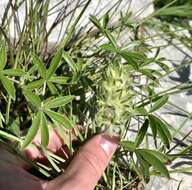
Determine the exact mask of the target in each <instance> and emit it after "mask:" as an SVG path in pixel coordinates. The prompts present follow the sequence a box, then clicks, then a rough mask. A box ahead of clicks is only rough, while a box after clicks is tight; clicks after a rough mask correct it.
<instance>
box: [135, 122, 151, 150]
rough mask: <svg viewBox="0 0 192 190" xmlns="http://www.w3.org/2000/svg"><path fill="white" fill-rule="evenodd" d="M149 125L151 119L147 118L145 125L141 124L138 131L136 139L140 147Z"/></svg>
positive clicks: (136, 144) (136, 143)
mask: <svg viewBox="0 0 192 190" xmlns="http://www.w3.org/2000/svg"><path fill="white" fill-rule="evenodd" d="M148 126H149V120H148V119H146V120H145V122H144V123H143V125H142V126H141V128H140V130H139V131H138V133H137V136H136V139H135V146H136V147H138V146H139V145H140V144H141V143H142V141H143V139H144V137H145V135H146V133H147V129H148Z"/></svg>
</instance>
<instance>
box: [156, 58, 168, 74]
mask: <svg viewBox="0 0 192 190" xmlns="http://www.w3.org/2000/svg"><path fill="white" fill-rule="evenodd" d="M155 63H156V64H157V65H159V67H161V68H162V69H163V70H164V71H165V72H168V71H169V66H168V65H166V64H165V63H163V62H161V61H158V60H157V61H155Z"/></svg>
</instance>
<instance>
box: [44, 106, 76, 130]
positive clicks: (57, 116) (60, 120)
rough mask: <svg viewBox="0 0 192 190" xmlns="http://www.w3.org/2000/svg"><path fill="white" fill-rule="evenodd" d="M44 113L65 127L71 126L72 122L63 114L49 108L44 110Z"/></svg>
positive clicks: (69, 127)
mask: <svg viewBox="0 0 192 190" xmlns="http://www.w3.org/2000/svg"><path fill="white" fill-rule="evenodd" d="M45 113H46V114H47V115H48V116H49V117H50V118H51V120H52V121H53V122H54V121H56V122H58V123H59V124H61V125H62V126H64V127H65V128H67V129H71V128H73V124H72V123H71V121H70V120H69V119H68V118H67V117H66V116H65V115H64V114H61V113H58V112H54V111H51V110H45Z"/></svg>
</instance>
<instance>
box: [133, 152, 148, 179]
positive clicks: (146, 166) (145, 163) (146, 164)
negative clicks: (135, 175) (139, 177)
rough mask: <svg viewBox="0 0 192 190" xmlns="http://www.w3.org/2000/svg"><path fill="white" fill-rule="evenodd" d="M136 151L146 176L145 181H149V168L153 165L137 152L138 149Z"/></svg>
mask: <svg viewBox="0 0 192 190" xmlns="http://www.w3.org/2000/svg"><path fill="white" fill-rule="evenodd" d="M135 153H136V156H137V158H138V160H139V163H140V165H141V172H142V174H143V176H144V179H145V182H148V181H149V178H150V173H149V169H150V167H151V165H150V164H149V163H148V162H147V161H145V160H144V159H143V158H142V157H141V155H140V154H138V153H137V151H136V152H135Z"/></svg>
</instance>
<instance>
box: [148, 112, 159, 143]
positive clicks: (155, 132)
mask: <svg viewBox="0 0 192 190" xmlns="http://www.w3.org/2000/svg"><path fill="white" fill-rule="evenodd" d="M148 118H149V123H150V127H151V131H152V135H153V139H154V141H155V145H156V144H157V143H156V142H157V139H156V138H157V124H156V122H155V120H154V119H153V117H151V116H150V115H149V117H148Z"/></svg>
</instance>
